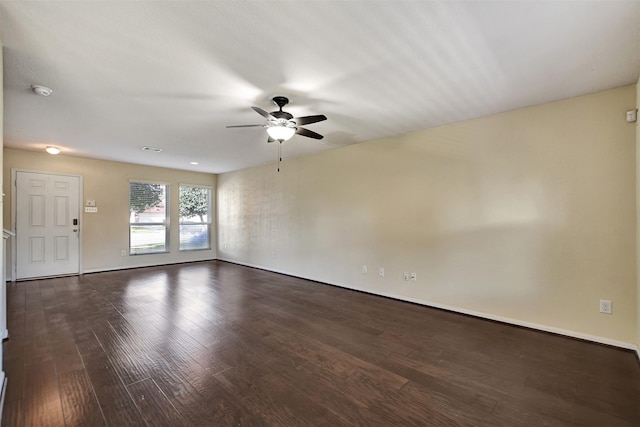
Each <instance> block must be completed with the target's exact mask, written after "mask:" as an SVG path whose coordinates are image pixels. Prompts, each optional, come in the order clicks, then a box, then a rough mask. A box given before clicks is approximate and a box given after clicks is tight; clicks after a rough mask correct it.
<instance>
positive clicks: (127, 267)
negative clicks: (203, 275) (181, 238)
mask: <svg viewBox="0 0 640 427" xmlns="http://www.w3.org/2000/svg"><path fill="white" fill-rule="evenodd" d="M216 259H217V258H203V259H190V260H183V261H171V262H155V263H154V262H152V263H148V264H140V265H121V266H116V267H109V268H90V269H88V270H83V271H82V273H80V274H90V273H105V272H107V271H119V270H131V269H134V268H146V267H159V266H163V265H173V264H188V263H190V262H203V261H215V260H216Z"/></svg>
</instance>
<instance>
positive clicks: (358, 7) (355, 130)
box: [0, 0, 640, 173]
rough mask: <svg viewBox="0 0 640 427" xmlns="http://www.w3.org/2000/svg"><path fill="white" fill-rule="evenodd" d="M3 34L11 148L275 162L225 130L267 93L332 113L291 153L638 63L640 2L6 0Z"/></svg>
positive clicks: (567, 92) (535, 98) (252, 141)
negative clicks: (41, 88) (40, 90)
mask: <svg viewBox="0 0 640 427" xmlns="http://www.w3.org/2000/svg"><path fill="white" fill-rule="evenodd" d="M0 30H1V32H0V37H1V39H2V43H3V45H4V114H5V118H4V120H5V121H4V138H5V139H4V142H5V145H6V146H8V147H14V148H21V149H27V150H40V149H43V148H44V147H45V146H47V145H57V146H59V147H61V148H62V150H63V154H68V155H73V156H81V157H91V158H98V159H108V160H117V161H126V162H132V163H139V164H147V165H155V166H166V167H171V168H177V169H191V170H197V171H204V172H213V173H220V172H226V171H230V170H236V169H240V168H244V167H248V166H252V165H256V164H261V163H266V162H271V161H275V160H276V155H277V147H276V146H275V144H267V143H266V139H267V137H266V134H265V131H264V129H262V128H246V129H226V128H225V126H226V125H233V124H254V123H255V124H257V123H263V121H264V120H263V119H262V117H261V116H259V115H258V114H256V113H255V112H254V111H253V110H251V108H250V107H251V106H252V105H255V106H258V107H261V108H263V109H265V110H267V111H273V110H275V109H276V108H275V107H274V106H273V105H272V104H270V103H269V100H270V99H271V98H272V97H273V96H274V95H285V96H288V97H290V98H291V99H292V102H291V104H290V105H289V106H288V107H287V108H285V110H286V111H289V112H291V113H292V114H293V115H294V116H301V115H310V114H325V115H327V116H328V118H329V119H328V121H326V122H321V123H316V124H312V125H308V126H306V127H307V128H308V129H310V130H313V131H316V132H319V133H321V134H323V135H325V139H323V140H322V141H317V140H313V139H309V138H304V137H301V136H295V137H294V138H293V139H291V140H290V141H288V142H285V143H284V145H283V151H284V157H285V159H286V158H291V157H297V156H301V155H306V154H310V153H314V152H318V151H320V150H326V149H331V148H335V147H340V146H344V145H347V144H352V143H357V142H363V141H367V140H372V139H377V138H381V137H385V136H390V135H397V134H402V133H405V132H409V131H413V130H417V129H423V128H428V127H433V126H438V125H442V124H445V123H451V122H456V121H460V120H465V119H469V118H474V117H480V116H485V115H488V114H492V113H496V112H501V111H508V110H513V109H516V108H521V107H525V106H530V105H535V104H540V103H544V102H548V101H553V100H557V99H562V98H567V97H572V96H576V95H581V94H586V93H590V92H595V91H599V90H604V89H608V88H613V87H617V86H622V85H626V84H631V83H634V82H636V81H637V79H638V76H639V75H640V2H639V1H626V2H625V1H606V0H603V1H491V2H490V1H468V2H460V1H430V2H427V1H251V2H246V1H155V2H154V1H85V2H74V1H6V0H3V1H2V2H1V3H0ZM32 84H42V85H45V86H49V87H50V88H52V89H53V91H54V92H53V94H52V95H51V96H50V97H48V98H44V97H39V96H36V95H35V94H34V93H33V92H32V91H31V90H30V87H31V85H32ZM631 107H632V106H630V108H631ZM142 146H152V147H159V148H162V149H164V151H163V152H162V153H152V152H143V151H141V150H140V148H141V147H142ZM194 160H195V161H199V162H200V164H199V165H198V166H191V165H190V164H189V162H190V161H194Z"/></svg>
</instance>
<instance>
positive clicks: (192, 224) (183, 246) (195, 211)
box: [178, 185, 211, 251]
mask: <svg viewBox="0 0 640 427" xmlns="http://www.w3.org/2000/svg"><path fill="white" fill-rule="evenodd" d="M178 210H179V212H180V250H181V251H189V250H195V249H211V238H210V235H211V224H210V221H211V189H210V188H207V187H197V186H191V185H181V186H180V192H179V206H178Z"/></svg>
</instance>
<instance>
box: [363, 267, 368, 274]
mask: <svg viewBox="0 0 640 427" xmlns="http://www.w3.org/2000/svg"><path fill="white" fill-rule="evenodd" d="M362 274H367V266H366V265H363V266H362Z"/></svg>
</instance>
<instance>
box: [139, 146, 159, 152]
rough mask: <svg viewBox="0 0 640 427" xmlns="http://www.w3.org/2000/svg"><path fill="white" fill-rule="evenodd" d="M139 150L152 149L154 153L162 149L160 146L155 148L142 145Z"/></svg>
mask: <svg viewBox="0 0 640 427" xmlns="http://www.w3.org/2000/svg"><path fill="white" fill-rule="evenodd" d="M141 150H142V151H153V152H154V153H161V152H162V151H163V150H162V148H155V147H142V148H141Z"/></svg>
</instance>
